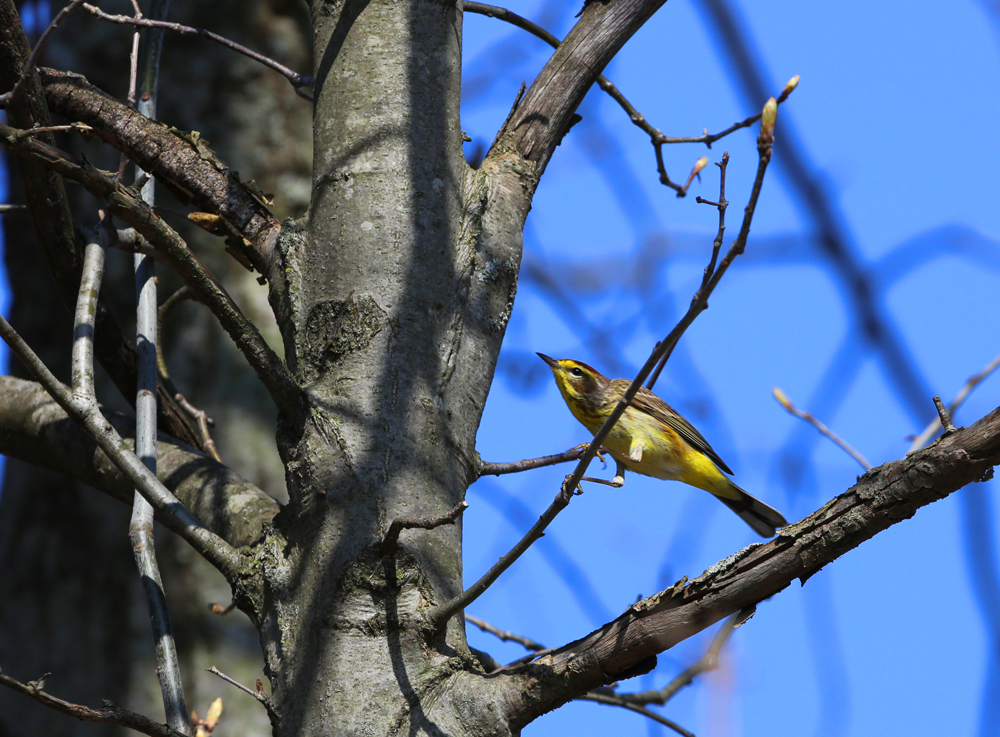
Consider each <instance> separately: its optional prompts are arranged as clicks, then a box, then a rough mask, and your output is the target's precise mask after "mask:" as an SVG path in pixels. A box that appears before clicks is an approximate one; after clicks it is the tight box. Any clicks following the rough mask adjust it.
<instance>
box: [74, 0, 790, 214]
mask: <svg viewBox="0 0 1000 737" xmlns="http://www.w3.org/2000/svg"><path fill="white" fill-rule="evenodd" d="M84 7H87V6H84ZM463 9H464V10H465V12H466V13H477V14H479V15H485V16H486V17H488V18H496V19H498V20H502V21H504V22H506V23H510V24H511V25H514V26H517V27H518V28H521V29H523V30H525V31H527V32H528V33H530V34H532V35H533V36H536V37H537V38H540V39H541V40H543V41H545V43H547V44H548V45H549V46H551V47H552V48H555V49H558V48H559V46H560V45H561V44H562V41H560V40H559V39H558V38H557V37H556V36H554V35H552V34H551V33H549V32H548V31H547V30H545V29H544V28H542V27H541V26H539V25H538V24H537V23H532V22H531V21H530V20H528V19H527V18H524V17H522V16H520V15H518V14H517V13H514V12H512V11H510V10H508V9H507V8H501V7H497V6H495V5H487V4H485V3H476V2H466V3H465V4H464V5H463ZM595 81H596V84H597V86H598V87H600V88H601V89H602V90H604V92H606V93H608V95H609V96H610V97H611V99H612V100H614V101H615V102H617V103H618V105H619V107H621V109H622V110H624V111H625V113H626V114H627V115H628V117H629V120H631V121H632V123H633V124H634V125H635V126H636V127H638V128H639V129H640V130H642V131H643V132H644V133H645V134H646V135H648V136H649V139H650V142H651V143H652V144H653V146H654V147H655V155H656V170H657V172H658V173H659V175H660V183H661V184H663V185H665V186H667V187H670V188H671V189H673V190H674V191H675V192H677V196H678V197H684V196H685V195H686V194H687V190H688V187H690V186H691V182H692V181H693V180H694V177H695V175H696V174H697V173H698V171H699V170H700V168H701V167H699V166H698V165H697V164H696V165H695V167H694V168H693V169H692V170H691V174H690V175H689V176H688V179H687V182H686V183H685V184H683V185H681V184H677V183H675V182H673V181H671V179H670V177H669V176H668V175H667V169H666V165H665V164H664V162H663V144H665V143H704V144H705V145H706V146H707V147H708V148H712V144H713V143H715V142H716V141H718V140H719V139H720V138H725V137H726V136H728V135H729V134H730V133H734V132H736V131H738V130H740V129H742V128H749V127H750V126H751V125H753V124H754V123H756V122H757V121H758V120H760V116H761V114H760V113H757V114H756V115H751V116H750V117H749V118H746V119H745V120H742V121H740V122H738V123H734V124H733V125H731V126H730V127H729V128H726V130H724V131H721V132H720V133H712V134H710V133H708V132H706V133H704V134H703V135H701V136H693V137H687V138H673V137H670V136H666V135H664V134H663V133H662V132H661V131H660V130H659V129H658V128H654V127H653V126H652V125H651V124H650V123H649V121H648V120H646V117H645V116H644V115H643V114H642V113H640V112H639V111H638V110H636V109H635V106H633V105H632V103H631V102H629V100H628V98H627V97H625V95H623V94H622V92H621V90H619V89H618V88H617V87H616V86H615V85H614V83H613V82H612V81H611V80H610V79H608V78H607V77H605V76H604V75H603V74H599V75H597V79H596V80H595ZM798 83H799V78H798V75H796V76H795V77H792V79H790V80H789V81H788V84H786V85H785V89H784V90H782V92H781V95H780V96H779V97H778V101H777V102H778V104H779V105H780V104H781V103H783V102H784V101H785V100H787V99H788V96H789V95H790V94H791V93H792V91H793V90H794V89H795V88H796V87H797V86H798ZM515 107H516V104H515ZM700 161H701V160H700V159H699V162H700Z"/></svg>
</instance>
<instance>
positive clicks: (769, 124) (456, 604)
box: [427, 98, 777, 629]
mask: <svg viewBox="0 0 1000 737" xmlns="http://www.w3.org/2000/svg"><path fill="white" fill-rule="evenodd" d="M776 115H777V105H776V104H775V101H774V98H771V99H770V100H769V101H768V102H767V104H766V105H765V106H764V117H763V122H762V123H761V133H760V135H759V136H758V137H757V150H758V152H759V157H758V164H757V176H756V178H755V179H754V183H753V187H752V189H751V192H750V201H749V203H748V204H747V206H746V208H745V209H744V211H743V224H742V226H741V227H740V232H739V235H738V236H737V237H736V239H735V240H734V241H733V245H732V246H731V247H730V249H729V252H728V253H727V254H726V256H725V257H724V258H723V259H722V261H721V262H719V264H718V267H717V268H716V267H715V261H716V257H717V256H718V249H719V244H720V243H721V236H720V238H719V239H717V241H716V246H715V247H714V248H713V251H712V257H711V261H710V263H709V267H708V268H706V270H705V275H704V278H703V280H702V283H701V287H700V288H699V289H698V291H697V292H696V293H695V295H694V297H693V298H692V300H691V306H690V307H689V308H688V311H687V313H686V314H685V315H684V316H683V317H682V318H681V319H680V321H679V322H678V323H677V325H676V326H675V327H674V329H673V330H671V331H670V333H669V334H668V335H667V337H666V338H664V339H663V340H662V341H661V342H659V343H657V345H656V347H655V348H654V349H653V352H652V353H651V354H650V356H649V358H648V359H646V363H645V365H644V366H643V367H642V369H641V370H640V371H639V373H638V375H637V376H636V377H635V379H633V380H632V383H631V384H630V385H629V387H628V389H627V390H626V391H625V393H624V394H623V395H622V398H621V399H620V400H619V401H618V404H617V405H615V408H614V409H613V410H612V412H611V414H610V415H608V417H607V419H606V420H605V421H604V424H603V425H601V428H600V429H599V430H598V431H597V432H596V433H595V434H594V439H593V440H592V441H591V443H590V445H589V446H588V447H587V450H586V451H585V452H584V454H583V455H582V456H581V458H580V460H579V462H578V463H577V465H576V469H575V470H574V471H573V473H572V474H570V475H569V476H567V477H566V480H565V481H564V482H563V485H562V488H561V489H560V490H559V493H558V494H556V497H555V499H554V500H553V501H552V504H550V505H549V508H548V509H546V510H545V511H544V512H543V513H542V514H541V516H540V517H539V518H538V521H537V522H535V524H534V525H532V527H531V529H530V530H528V532H527V533H525V535H524V537H522V538H521V539H520V540H519V541H518V542H517V543H516V544H515V545H514V547H513V548H511V549H510V551H509V552H508V553H507V554H506V555H504V556H503V557H502V558H500V560H498V561H497V562H496V563H494V564H493V566H492V567H491V568H490V569H489V570H488V571H486V573H484V574H483V575H482V577H481V578H480V579H479V580H478V581H476V582H475V583H473V584H472V585H471V586H469V588H467V589H466V590H465V591H463V592H462V593H461V594H459V595H458V596H456V597H455V598H453V599H452V600H451V601H447V602H445V603H443V604H440V605H438V606H436V607H434V608H433V609H431V610H430V611H429V612H428V613H427V619H428V621H429V622H430V624H431V626H432V627H434V628H437V629H439V628H441V627H443V626H444V625H445V624H446V623H447V621H448V620H449V619H450V618H451V617H452V616H454V615H455V614H457V613H458V612H460V611H462V610H463V609H465V607H467V606H469V604H471V603H472V602H474V601H475V600H476V599H478V598H479V597H480V596H482V595H483V594H484V593H485V592H486V590H487V589H488V588H489V587H490V586H492V585H493V582H494V581H496V580H497V579H498V578H499V577H500V576H501V575H502V574H503V572H504V571H506V570H507V569H508V568H510V567H511V566H512V565H513V564H514V561H516V560H517V559H518V558H520V557H521V556H522V555H523V554H524V553H525V551H527V549H528V548H530V547H531V546H532V545H533V544H534V543H535V541H537V540H538V539H540V538H541V537H542V535H544V534H545V529H546V528H547V527H548V526H549V524H551V522H552V520H554V519H555V518H556V515H558V514H559V513H560V512H561V511H562V510H563V509H565V508H566V507H567V506H568V505H569V502H570V499H572V497H573V493H574V490H575V489H576V488H577V487H578V486H579V484H580V482H581V481H582V480H583V477H584V474H585V473H586V472H587V467H588V466H589V465H590V462H591V461H592V460H593V459H594V456H595V455H596V454H597V451H598V450H599V449H600V447H601V445H602V444H603V443H604V440H605V438H607V436H608V434H609V433H610V432H611V429H612V428H613V427H614V426H615V423H617V422H618V418H620V417H621V416H622V414H623V413H624V412H625V409H626V408H627V407H628V406H629V404H631V402H632V399H633V398H634V397H635V395H636V393H637V392H638V391H639V389H640V388H641V387H642V382H643V381H645V379H646V377H647V376H649V375H650V373H651V372H652V371H653V370H654V369H656V368H657V364H661V365H662V364H663V363H665V362H666V360H667V359H668V358H669V357H670V354H671V352H672V351H673V349H674V347H675V346H676V345H677V342H678V341H679V340H680V339H681V336H682V335H683V334H684V331H686V330H687V329H688V327H689V326H690V325H691V324H692V323H693V322H694V320H695V318H696V317H697V316H698V315H699V314H701V313H702V312H703V311H705V310H706V309H708V298H709V296H710V295H711V294H712V292H713V291H714V290H715V287H716V286H717V285H718V283H719V280H720V279H722V276H723V275H724V274H725V273H726V271H727V270H728V268H729V265H730V264H731V263H732V262H733V260H734V259H735V258H736V257H737V256H739V255H740V254H742V253H743V251H744V249H745V248H746V242H747V238H748V237H749V236H750V223H751V222H752V221H753V216H754V212H755V211H756V208H757V200H758V198H759V197H760V190H761V187H762V186H763V183H764V174H765V172H766V171H767V165H768V164H769V163H770V161H771V147H772V145H773V143H774V123H775V117H776ZM727 158H728V154H727V155H726V156H724V157H723V160H724V161H725V160H726V159H727ZM723 209H724V208H723ZM721 231H722V226H721V224H720V233H721Z"/></svg>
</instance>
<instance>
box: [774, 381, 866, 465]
mask: <svg viewBox="0 0 1000 737" xmlns="http://www.w3.org/2000/svg"><path fill="white" fill-rule="evenodd" d="M771 393H772V394H773V395H774V398H775V399H777V400H778V404H780V405H781V406H782V407H784V408H785V411H786V412H788V413H789V414H790V415H794V416H795V417H798V418H799V419H800V420H805V421H806V422H808V423H809V424H810V425H812V426H813V427H815V428H816V429H817V430H819V431H820V432H821V433H822V434H823V435H826V436H827V437H828V438H830V440H832V441H833V442H835V443H836V444H837V445H839V446H840V447H841V449H842V450H844V452H846V453H847V454H848V455H849V456H851V458H853V459H854V460H856V461H857V462H858V463H860V464H861V467H862V468H863V469H865V470H866V471H867V470H869V469H870V468H871V467H872V464H870V463H869V462H868V459H867V458H865V457H864V456H863V455H861V454H860V453H859V452H858V451H856V450H855V449H854V448H853V447H851V445H850V444H849V443H848V442H846V441H845V440H843V439H842V438H840V437H838V436H837V434H836V433H834V432H833V431H832V430H831V429H830V428H828V427H827V426H826V425H824V424H823V423H822V422H820V421H819V420H817V419H816V418H815V417H813V416H812V415H811V414H810V413H809V412H806V411H804V410H801V409H799V408H798V407H796V406H795V405H794V404H792V400H790V399H789V398H788V397H787V396H786V395H785V393H784V392H783V391H781V389H779V388H778V387H774V388H773V389H771Z"/></svg>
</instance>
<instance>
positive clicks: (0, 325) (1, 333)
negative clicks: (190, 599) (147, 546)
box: [0, 317, 242, 580]
mask: <svg viewBox="0 0 1000 737" xmlns="http://www.w3.org/2000/svg"><path fill="white" fill-rule="evenodd" d="M0 337H2V338H3V339H4V341H6V343H7V345H8V346H10V349H11V352H12V353H13V354H14V355H15V356H17V357H18V359H19V360H20V361H21V363H23V364H24V365H25V367H26V368H27V369H28V370H29V371H31V373H32V374H34V375H35V377H36V378H37V379H38V381H39V383H41V384H42V386H44V387H45V390H46V391H47V392H48V393H49V394H50V395H52V398H53V399H55V400H56V402H58V403H59V406H60V407H62V408H63V409H64V410H65V411H66V413H67V414H68V415H69V416H70V417H72V418H73V419H74V420H76V421H77V422H78V423H80V424H81V425H83V427H85V428H86V429H87V431H88V432H89V433H90V434H91V436H92V437H93V438H94V440H95V441H97V444H98V445H100V446H101V450H103V451H104V452H105V453H106V454H107V456H108V457H109V458H110V459H111V460H112V461H113V462H114V464H115V465H116V466H118V468H119V469H120V470H121V472H122V473H123V474H124V475H125V476H127V477H128V478H129V480H130V481H131V482H132V483H133V484H134V485H135V486H136V488H137V489H139V490H140V491H141V493H142V494H143V496H144V497H145V498H146V499H147V500H148V501H149V503H150V504H152V505H153V507H154V508H155V509H156V511H157V512H159V513H160V515H161V518H162V519H163V521H164V524H166V525H167V526H168V527H170V528H171V529H172V530H174V532H176V533H177V534H178V535H180V536H181V537H182V538H183V539H184V540H185V541H186V542H187V543H188V544H190V545H191V547H193V548H194V549H195V550H197V551H198V552H199V553H201V555H202V556H203V557H204V558H205V559H206V560H207V561H208V562H209V563H211V564H212V565H214V566H215V567H216V568H217V569H218V570H219V571H220V572H222V573H223V575H225V576H226V578H227V579H229V580H235V578H236V577H237V576H238V575H239V573H240V571H241V570H242V564H241V562H240V558H239V554H238V553H237V552H236V551H235V550H234V549H233V548H232V547H231V546H230V545H229V544H228V543H226V541H225V540H223V539H222V538H220V537H219V536H218V535H216V534H215V533H214V532H212V531H211V530H209V529H208V528H207V527H205V525H204V524H202V522H201V520H199V519H198V518H197V517H195V516H194V515H193V514H192V513H191V512H190V510H188V509H187V507H185V506H184V505H183V504H181V502H180V500H179V499H178V498H177V497H175V496H174V495H173V494H172V493H170V491H169V490H168V489H167V488H166V487H165V486H164V485H163V484H162V483H160V481H159V480H158V479H157V478H156V476H155V475H154V474H153V473H152V472H151V471H150V470H149V469H148V468H146V467H145V466H144V465H143V464H142V461H140V460H139V459H138V458H137V457H136V455H135V454H134V453H132V452H131V451H130V450H127V449H126V447H125V443H124V441H123V440H122V437H121V435H119V434H118V433H117V432H116V431H115V429H114V428H113V427H112V426H111V425H110V423H108V421H107V420H106V419H105V418H104V416H103V415H102V414H101V411H100V408H99V407H98V406H97V404H96V403H92V402H81V401H78V400H77V399H76V398H75V397H74V396H73V393H72V392H71V391H70V389H69V388H68V387H66V386H65V385H63V384H62V383H61V382H60V381H59V380H58V379H56V377H55V376H53V375H52V372H51V371H49V370H48V368H47V367H46V366H45V364H44V363H42V361H41V359H39V358H38V356H37V355H35V352H34V351H32V350H31V348H30V347H29V346H28V344H27V343H25V342H24V340H23V339H22V338H21V336H20V335H18V334H17V332H15V331H14V329H13V328H12V327H11V326H10V323H9V322H7V321H6V320H5V319H4V318H3V317H0Z"/></svg>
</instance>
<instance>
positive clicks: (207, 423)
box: [156, 285, 222, 463]
mask: <svg viewBox="0 0 1000 737" xmlns="http://www.w3.org/2000/svg"><path fill="white" fill-rule="evenodd" d="M194 298H195V294H194V292H192V291H191V287H189V286H187V285H185V286H183V287H181V288H180V289H178V290H177V291H176V292H174V293H173V294H171V295H170V296H169V297H167V299H166V300H164V302H163V304H161V305H160V308H159V310H158V311H157V313H156V368H157V371H158V372H159V374H160V383H162V384H163V385H165V386H166V388H167V390H168V391H169V392H170V394H171V396H173V398H174V399H175V400H177V404H178V405H179V406H180V408H181V409H183V410H184V411H185V412H187V414H188V415H189V416H190V417H191V419H193V420H194V421H195V423H196V424H197V426H198V433H199V435H200V436H201V447H202V448H203V449H204V450H205V452H206V453H208V454H209V455H210V456H212V458H214V459H215V460H217V461H218V462H219V463H222V457H221V456H220V455H219V449H218V448H217V447H216V445H215V441H214V440H212V434H211V432H210V431H209V427H211V426H212V425H214V424H215V423H214V422H213V421H212V418H211V417H209V416H208V413H206V412H205V411H204V410H202V409H198V408H197V407H195V406H194V405H193V404H191V402H189V401H188V400H187V399H186V398H185V396H184V395H183V394H181V393H180V392H179V391H177V387H176V386H174V382H173V380H172V379H171V378H170V372H169V371H168V370H167V361H166V359H165V358H164V355H163V321H164V320H166V318H167V316H168V315H169V314H170V313H171V312H173V311H174V309H176V307H177V305H179V304H180V303H181V302H183V301H185V300H188V299H194Z"/></svg>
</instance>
